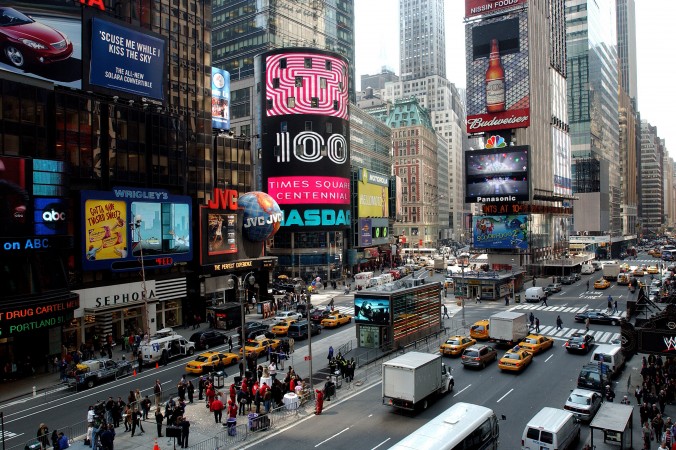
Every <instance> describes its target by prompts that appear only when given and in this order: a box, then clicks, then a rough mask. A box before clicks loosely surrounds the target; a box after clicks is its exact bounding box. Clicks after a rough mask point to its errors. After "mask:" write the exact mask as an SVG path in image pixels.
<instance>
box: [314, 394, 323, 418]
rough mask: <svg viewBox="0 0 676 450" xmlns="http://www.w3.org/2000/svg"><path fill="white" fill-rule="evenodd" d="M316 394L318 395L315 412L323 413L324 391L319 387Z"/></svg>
mask: <svg viewBox="0 0 676 450" xmlns="http://www.w3.org/2000/svg"><path fill="white" fill-rule="evenodd" d="M315 394H316V395H317V402H316V404H315V414H317V415H319V414H321V413H322V408H324V392H323V391H321V390H319V389H315Z"/></svg>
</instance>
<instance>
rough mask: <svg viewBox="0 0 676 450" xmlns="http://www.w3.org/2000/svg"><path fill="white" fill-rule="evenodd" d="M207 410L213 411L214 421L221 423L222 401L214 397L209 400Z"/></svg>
mask: <svg viewBox="0 0 676 450" xmlns="http://www.w3.org/2000/svg"><path fill="white" fill-rule="evenodd" d="M209 410H210V411H213V413H214V419H215V420H216V423H221V419H222V418H223V402H222V401H220V400H219V399H218V398H216V399H215V400H214V401H212V402H211V404H210V406H209Z"/></svg>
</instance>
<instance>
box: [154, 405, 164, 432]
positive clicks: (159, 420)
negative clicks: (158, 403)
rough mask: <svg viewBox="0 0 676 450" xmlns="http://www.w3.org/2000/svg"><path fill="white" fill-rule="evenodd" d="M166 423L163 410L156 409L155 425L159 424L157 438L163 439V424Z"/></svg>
mask: <svg viewBox="0 0 676 450" xmlns="http://www.w3.org/2000/svg"><path fill="white" fill-rule="evenodd" d="M163 421H164V416H163V415H162V409H161V408H156V409H155V423H157V437H162V422H163Z"/></svg>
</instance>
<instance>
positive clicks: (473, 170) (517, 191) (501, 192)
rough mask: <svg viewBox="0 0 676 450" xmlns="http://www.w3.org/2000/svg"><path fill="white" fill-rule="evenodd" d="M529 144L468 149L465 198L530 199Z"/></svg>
mask: <svg viewBox="0 0 676 450" xmlns="http://www.w3.org/2000/svg"><path fill="white" fill-rule="evenodd" d="M529 155H530V146H528V145H521V146H513V147H504V148H496V149H485V150H473V151H468V152H466V153H465V181H466V183H467V184H466V187H465V195H466V197H465V202H466V203H504V202H517V201H528V200H529V198H530V196H529V192H530V191H529V189H530V187H529V171H528V167H529V162H530V161H529Z"/></svg>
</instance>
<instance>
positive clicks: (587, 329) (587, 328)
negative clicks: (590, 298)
mask: <svg viewBox="0 0 676 450" xmlns="http://www.w3.org/2000/svg"><path fill="white" fill-rule="evenodd" d="M584 329H585V331H586V332H587V333H589V317H587V318H586V319H584Z"/></svg>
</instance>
